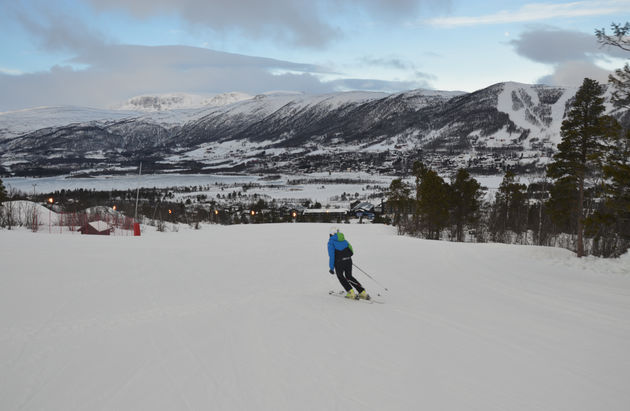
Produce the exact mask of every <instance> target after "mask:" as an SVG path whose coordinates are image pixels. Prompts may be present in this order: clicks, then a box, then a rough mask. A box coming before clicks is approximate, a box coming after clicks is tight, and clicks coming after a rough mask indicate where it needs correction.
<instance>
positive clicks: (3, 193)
mask: <svg viewBox="0 0 630 411" xmlns="http://www.w3.org/2000/svg"><path fill="white" fill-rule="evenodd" d="M6 200H7V190H6V189H5V188H4V184H2V179H0V204H2V203H4V202H5V201H6Z"/></svg>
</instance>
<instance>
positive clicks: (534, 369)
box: [0, 224, 630, 411]
mask: <svg viewBox="0 0 630 411" xmlns="http://www.w3.org/2000/svg"><path fill="white" fill-rule="evenodd" d="M328 228H329V226H328V225H324V224H319V225H318V224H282V225H274V224H268V225H241V226H204V227H203V228H202V229H201V230H189V229H186V228H182V229H181V230H180V231H179V232H175V233H158V232H153V231H148V230H147V229H146V228H145V229H144V230H143V235H142V237H135V238H134V237H98V236H80V235H55V234H48V233H36V234H34V233H30V232H26V231H6V230H2V231H0V243H1V244H3V246H2V247H0V261H2V270H0V284H1V286H0V409H22V410H36V409H103V410H109V409H111V410H136V409H151V410H174V409H212V410H230V411H234V410H251V409H257V410H280V411H282V410H287V411H288V410H296V409H300V410H324V409H343V410H412V409H427V410H438V409H439V410H476V409H479V410H484V411H492V410H497V411H499V410H500V411H504V410H513V411H518V410H527V411H529V410H532V409H537V410H554V411H555V410H572V411H579V410H589V411H590V410H596V409H601V410H607V411H621V410H626V409H627V405H628V403H630V392H629V391H628V390H627V386H626V385H627V381H628V380H630V357H629V356H628V355H627V347H628V340H629V339H630V320H629V319H630V268H629V267H630V261H629V259H628V257H629V256H628V255H627V254H626V255H625V256H623V257H622V258H621V259H618V260H599V259H595V258H584V259H579V260H578V259H576V258H574V257H573V254H572V253H570V252H569V251H566V250H561V249H550V248H543V247H526V246H518V247H516V246H506V245H498V244H462V243H449V242H439V241H423V240H418V239H413V238H406V237H400V236H396V235H395V234H394V232H393V230H392V229H391V228H390V227H386V226H380V225H344V226H342V229H343V231H344V232H345V233H346V235H347V237H348V239H349V240H350V241H351V243H352V245H353V247H354V249H355V256H354V261H355V263H356V264H357V265H358V266H360V267H361V268H363V269H364V270H366V271H367V272H369V273H370V274H372V275H373V276H374V277H375V278H377V279H378V280H379V281H380V282H382V283H383V284H385V285H386V286H387V287H388V288H389V290H390V292H389V293H386V292H384V291H383V290H382V289H380V288H379V287H378V286H376V285H375V284H374V283H373V282H371V281H370V280H369V279H367V278H365V277H364V276H362V274H361V273H357V277H358V278H359V279H360V280H361V281H362V282H363V284H364V285H365V286H366V287H367V289H368V291H370V292H371V293H372V294H373V295H377V294H379V293H380V294H381V296H380V298H381V299H382V300H384V301H385V304H371V305H370V304H365V303H361V302H355V301H349V300H344V299H341V298H333V297H330V296H328V294H327V292H328V290H330V289H338V288H339V285H338V283H337V282H336V279H334V278H333V277H332V276H330V275H329V274H328V273H327V256H326V247H325V245H326V241H327V239H328V235H327V233H328Z"/></svg>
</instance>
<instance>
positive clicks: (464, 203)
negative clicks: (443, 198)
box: [449, 169, 483, 241]
mask: <svg viewBox="0 0 630 411" xmlns="http://www.w3.org/2000/svg"><path fill="white" fill-rule="evenodd" d="M482 195H483V191H482V189H481V184H479V182H478V181H477V180H475V179H474V178H473V177H471V175H470V174H469V173H468V171H466V170H464V169H459V170H458V171H457V174H456V175H455V178H454V179H453V181H452V182H451V186H450V201H449V203H450V206H449V209H450V213H451V221H452V223H453V225H454V226H455V236H456V239H457V241H464V226H466V225H472V224H475V223H477V221H478V219H479V209H480V207H481V196H482Z"/></svg>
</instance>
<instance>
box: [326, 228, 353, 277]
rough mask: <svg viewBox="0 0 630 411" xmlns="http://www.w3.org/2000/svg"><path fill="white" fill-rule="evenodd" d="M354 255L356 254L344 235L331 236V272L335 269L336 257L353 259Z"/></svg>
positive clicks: (329, 261) (329, 242)
mask: <svg viewBox="0 0 630 411" xmlns="http://www.w3.org/2000/svg"><path fill="white" fill-rule="evenodd" d="M352 254H354V251H353V250H352V246H351V245H350V243H349V242H348V241H347V240H346V239H345V237H344V235H343V234H342V233H337V234H334V235H332V236H330V238H329V239H328V266H329V267H330V269H331V270H332V269H334V268H335V255H336V256H337V258H339V257H340V256H344V257H345V256H347V257H351V256H352Z"/></svg>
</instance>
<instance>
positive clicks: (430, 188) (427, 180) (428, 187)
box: [417, 169, 449, 240]
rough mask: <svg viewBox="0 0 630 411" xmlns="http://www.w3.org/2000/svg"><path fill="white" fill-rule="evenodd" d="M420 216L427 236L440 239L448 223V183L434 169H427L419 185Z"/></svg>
mask: <svg viewBox="0 0 630 411" xmlns="http://www.w3.org/2000/svg"><path fill="white" fill-rule="evenodd" d="M417 194H418V199H417V201H418V216H419V217H420V224H421V226H422V227H423V228H425V229H426V231H427V237H428V238H432V239H436V240H438V239H439V238H440V232H441V231H442V229H444V227H446V225H447V224H448V217H449V215H448V194H449V189H448V184H446V182H445V181H444V179H442V177H440V176H439V175H438V174H437V173H436V172H435V171H433V170H430V169H429V170H426V171H425V172H424V175H423V177H422V180H421V181H420V184H419V186H418V193H417Z"/></svg>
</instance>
